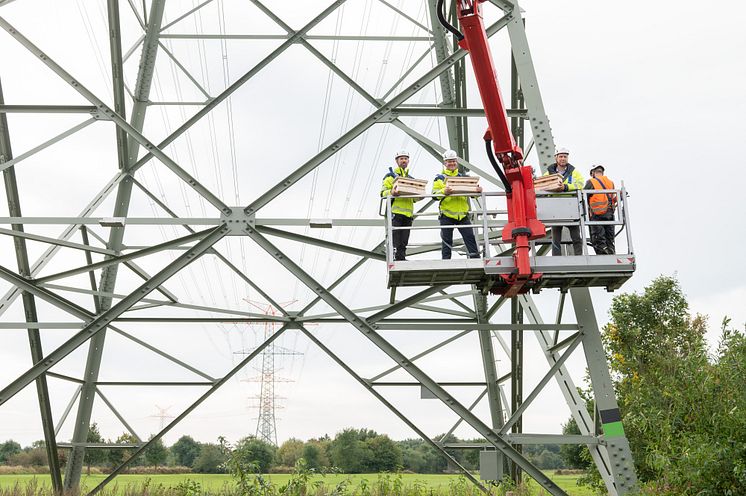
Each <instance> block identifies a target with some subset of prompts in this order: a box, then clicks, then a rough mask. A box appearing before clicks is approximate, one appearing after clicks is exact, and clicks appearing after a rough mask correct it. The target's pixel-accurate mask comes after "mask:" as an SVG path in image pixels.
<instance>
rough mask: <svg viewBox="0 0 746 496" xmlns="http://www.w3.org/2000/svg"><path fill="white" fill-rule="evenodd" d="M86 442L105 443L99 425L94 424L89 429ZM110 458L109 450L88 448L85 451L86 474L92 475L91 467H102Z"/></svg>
mask: <svg viewBox="0 0 746 496" xmlns="http://www.w3.org/2000/svg"><path fill="white" fill-rule="evenodd" d="M86 442H88V443H103V442H104V438H103V437H101V432H99V430H98V424H96V422H93V423H92V424H91V425H90V427H88V435H87V436H86ZM108 457H109V453H108V450H106V449H103V448H86V450H85V458H84V460H85V464H86V472H87V473H88V475H91V465H102V464H103V463H104V462H105V461H106V460H107V458H108Z"/></svg>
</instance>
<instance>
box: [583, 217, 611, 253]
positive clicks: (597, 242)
mask: <svg viewBox="0 0 746 496" xmlns="http://www.w3.org/2000/svg"><path fill="white" fill-rule="evenodd" d="M594 220H614V212H606V213H605V214H603V215H593V214H591V221H594ZM588 227H590V230H591V245H593V249H594V250H596V255H613V254H614V253H615V251H614V226H588Z"/></svg>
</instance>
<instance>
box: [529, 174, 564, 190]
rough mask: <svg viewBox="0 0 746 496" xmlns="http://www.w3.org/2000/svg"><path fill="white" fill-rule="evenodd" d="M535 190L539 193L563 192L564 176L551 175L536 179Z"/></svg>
mask: <svg viewBox="0 0 746 496" xmlns="http://www.w3.org/2000/svg"><path fill="white" fill-rule="evenodd" d="M534 189H536V190H539V191H562V190H564V189H565V188H564V186H563V185H562V174H549V175H548V176H541V177H537V178H536V179H534Z"/></svg>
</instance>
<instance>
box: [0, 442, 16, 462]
mask: <svg viewBox="0 0 746 496" xmlns="http://www.w3.org/2000/svg"><path fill="white" fill-rule="evenodd" d="M20 452H21V445H20V444H18V443H17V442H15V441H13V440H12V439H9V440H7V441H5V442H4V443H2V444H0V463H6V461H7V460H8V458H10V457H11V456H13V455H15V454H17V453H20Z"/></svg>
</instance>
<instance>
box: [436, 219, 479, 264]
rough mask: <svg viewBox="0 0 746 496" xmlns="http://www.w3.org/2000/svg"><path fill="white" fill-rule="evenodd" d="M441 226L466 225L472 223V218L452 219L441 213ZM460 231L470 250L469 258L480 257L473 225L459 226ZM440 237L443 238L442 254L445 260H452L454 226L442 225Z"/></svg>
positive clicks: (467, 248)
mask: <svg viewBox="0 0 746 496" xmlns="http://www.w3.org/2000/svg"><path fill="white" fill-rule="evenodd" d="M438 220H440V225H441V226H457V227H458V226H464V225H469V224H471V220H470V219H469V217H468V216H466V217H464V218H463V219H461V220H456V219H452V218H450V217H446V216H445V215H441V216H440V217H438ZM458 232H459V233H461V239H463V240H464V245H466V250H467V251H468V252H469V258H479V248H477V240H476V239H475V238H474V229H472V228H471V227H458ZM440 239H441V240H443V243H442V247H441V254H442V255H443V260H450V258H451V248H453V227H441V228H440Z"/></svg>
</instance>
